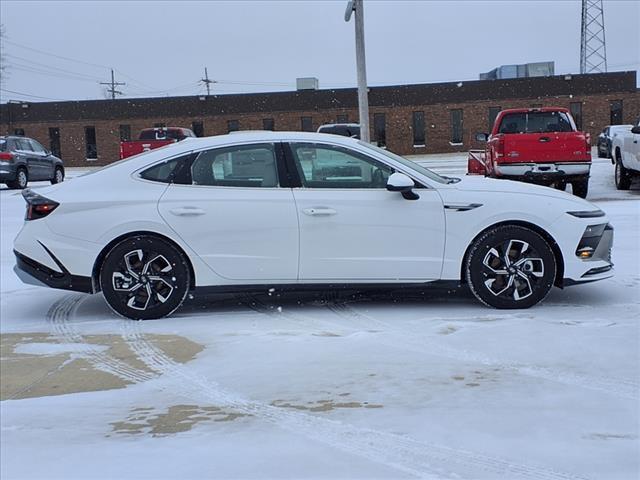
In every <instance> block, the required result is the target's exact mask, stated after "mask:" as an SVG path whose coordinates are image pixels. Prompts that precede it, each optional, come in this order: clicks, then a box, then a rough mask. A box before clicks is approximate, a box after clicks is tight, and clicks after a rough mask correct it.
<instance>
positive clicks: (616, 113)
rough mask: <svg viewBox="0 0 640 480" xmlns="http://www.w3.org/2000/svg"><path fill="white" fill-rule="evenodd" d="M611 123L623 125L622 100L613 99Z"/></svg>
mask: <svg viewBox="0 0 640 480" xmlns="http://www.w3.org/2000/svg"><path fill="white" fill-rule="evenodd" d="M610 108H611V110H610V112H611V118H610V122H609V124H610V125H622V100H612V101H611V105H610Z"/></svg>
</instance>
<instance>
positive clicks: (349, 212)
mask: <svg viewBox="0 0 640 480" xmlns="http://www.w3.org/2000/svg"><path fill="white" fill-rule="evenodd" d="M416 192H418V194H419V195H420V199H418V200H405V199H404V198H403V197H402V195H401V194H400V193H397V192H388V191H387V190H381V189H362V190H360V189H338V190H334V189H304V188H301V189H294V192H293V194H294V196H295V200H296V204H297V207H298V212H299V218H300V280H301V281H314V280H319V281H326V280H337V281H349V280H354V281H355V280H358V281H363V280H364V281H366V280H371V281H402V280H436V279H439V278H440V273H441V270H442V257H443V252H444V234H445V232H444V209H443V206H442V200H441V198H440V195H439V194H438V192H436V191H435V190H428V189H419V190H416Z"/></svg>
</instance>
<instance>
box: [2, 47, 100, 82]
mask: <svg viewBox="0 0 640 480" xmlns="http://www.w3.org/2000/svg"><path fill="white" fill-rule="evenodd" d="M6 56H7V57H9V58H13V59H17V60H19V61H24V62H28V63H29V64H33V65H36V66H38V67H44V68H47V69H52V70H57V71H59V72H62V73H67V74H70V75H76V76H81V77H85V78H87V79H91V80H94V81H100V79H99V78H98V77H93V76H91V75H87V74H86V73H81V72H76V71H73V70H67V69H65V68H60V67H54V66H53V65H49V64H46V63H41V62H36V61H35V60H31V59H29V58H25V57H20V56H18V55H12V54H10V53H7V54H6ZM13 62H15V60H13ZM27 66H29V65H27Z"/></svg>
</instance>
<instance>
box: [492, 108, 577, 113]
mask: <svg viewBox="0 0 640 480" xmlns="http://www.w3.org/2000/svg"><path fill="white" fill-rule="evenodd" d="M530 112H566V113H569V109H568V108H564V107H539V108H534V107H531V108H508V109H506V110H502V111H501V112H500V113H502V114H505V113H530Z"/></svg>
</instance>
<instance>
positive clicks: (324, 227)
mask: <svg viewBox="0 0 640 480" xmlns="http://www.w3.org/2000/svg"><path fill="white" fill-rule="evenodd" d="M24 197H25V200H26V202H27V214H26V220H25V223H24V226H23V228H22V230H21V232H20V233H19V235H18V237H17V238H16V240H15V255H16V259H17V264H16V268H15V271H16V273H17V274H18V276H20V278H22V279H23V281H25V282H26V283H31V284H39V285H42V284H44V285H48V286H50V287H54V288H62V289H68V290H76V291H81V292H88V293H97V292H100V291H102V293H103V294H104V296H105V298H106V300H107V302H108V304H109V305H110V306H111V308H113V310H115V311H116V312H117V313H119V314H121V315H123V316H125V317H129V318H133V319H150V318H158V317H163V316H166V315H169V314H171V313H172V312H173V311H175V310H176V309H177V308H179V307H180V305H181V304H182V303H183V301H184V300H185V298H186V297H187V295H188V294H189V292H191V291H195V292H198V291H202V290H211V291H217V292H230V291H236V292H243V291H248V290H254V291H255V290H256V289H264V290H266V289H267V288H282V289H284V288H286V289H295V288H316V289H326V288H336V287H341V286H344V285H351V286H357V287H358V288H363V287H367V286H371V287H376V288H394V289H397V288H400V287H406V286H420V287H424V286H425V285H426V284H442V283H444V282H447V283H449V282H450V283H456V284H460V283H462V284H468V286H469V287H470V288H471V291H472V292H473V293H474V294H475V296H476V297H477V298H478V299H479V300H480V301H481V302H483V303H485V304H487V305H490V306H493V307H496V308H527V307H531V306H532V305H535V304H536V303H538V302H540V301H541V300H542V299H544V298H545V296H546V295H547V294H548V292H549V290H550V289H551V288H552V286H553V285H556V286H559V287H563V286H566V285H569V284H575V283H580V282H588V281H593V280H600V279H603V278H607V277H610V276H611V275H613V271H612V264H611V261H610V249H611V244H612V241H613V229H612V227H611V226H610V225H609V223H608V220H607V217H606V216H605V214H604V212H602V211H601V210H599V209H598V208H597V207H595V206H594V205H592V204H591V203H589V202H586V201H584V200H582V199H580V198H577V197H575V196H572V195H569V194H567V193H564V192H560V191H558V190H554V189H550V188H546V187H539V186H535V185H528V184H524V183H520V182H509V181H500V180H492V179H487V178H477V177H466V178H464V179H458V178H449V177H442V176H439V175H437V174H435V173H433V172H431V171H430V170H428V169H426V168H423V167H421V166H420V165H418V164H416V163H414V162H412V161H410V160H407V159H405V158H402V157H399V156H397V155H395V154H393V153H391V152H389V151H386V150H383V149H380V148H377V147H374V146H372V145H370V144H367V143H364V142H361V141H358V140H355V139H351V138H346V137H340V136H336V135H328V134H319V133H299V132H244V133H233V134H230V135H223V136H217V137H209V138H197V139H187V140H185V141H182V142H180V143H176V144H173V145H170V146H167V147H164V148H160V149H157V150H153V151H151V152H148V153H145V154H142V155H139V156H136V157H132V158H129V159H127V160H123V161H121V162H118V163H114V164H112V165H109V166H108V167H105V168H103V169H101V170H99V171H96V172H94V173H90V174H88V175H85V176H81V177H78V178H75V179H73V180H72V181H69V182H64V183H63V184H60V185H55V186H51V187H47V188H42V189H38V190H37V191H34V190H26V191H25V192H24Z"/></svg>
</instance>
